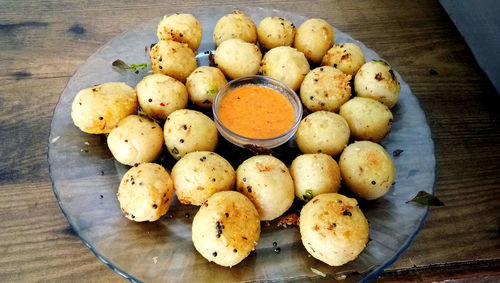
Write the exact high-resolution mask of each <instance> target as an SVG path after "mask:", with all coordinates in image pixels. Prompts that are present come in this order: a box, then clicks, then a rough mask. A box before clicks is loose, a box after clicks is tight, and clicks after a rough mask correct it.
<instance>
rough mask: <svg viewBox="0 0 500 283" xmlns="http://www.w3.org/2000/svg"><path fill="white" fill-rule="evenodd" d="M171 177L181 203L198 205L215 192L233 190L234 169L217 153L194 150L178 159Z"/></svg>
mask: <svg viewBox="0 0 500 283" xmlns="http://www.w3.org/2000/svg"><path fill="white" fill-rule="evenodd" d="M172 179H173V181H174V186H175V193H176V194H177V198H178V199H179V201H180V202H181V203H186V204H193V205H201V204H202V203H203V202H204V201H206V200H207V199H208V198H209V197H210V196H211V195H213V194H214V193H216V192H220V191H229V190H231V189H233V187H234V183H235V180H236V172H235V171H234V169H233V167H232V166H231V164H229V162H228V161H227V160H226V159H224V157H222V156H220V155H218V154H217V153H213V152H209V151H197V152H191V153H188V154H186V155H185V156H184V157H183V158H181V160H179V161H177V163H176V164H175V165H174V168H172Z"/></svg>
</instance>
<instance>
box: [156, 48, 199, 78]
mask: <svg viewBox="0 0 500 283" xmlns="http://www.w3.org/2000/svg"><path fill="white" fill-rule="evenodd" d="M149 56H150V58H151V68H152V69H153V73H155V74H164V75H168V76H171V77H172V78H174V79H176V80H178V81H180V82H182V83H185V82H186V78H187V77H188V76H189V74H191V72H193V71H194V69H196V67H197V66H198V65H197V63H196V58H195V55H194V53H193V50H191V48H189V47H188V46H187V44H185V43H179V42H177V41H173V40H160V41H158V43H156V44H155V46H153V48H151V51H150V52H149Z"/></svg>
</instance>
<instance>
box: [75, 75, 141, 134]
mask: <svg viewBox="0 0 500 283" xmlns="http://www.w3.org/2000/svg"><path fill="white" fill-rule="evenodd" d="M137 107H138V103H137V95H136V93H135V90H134V89H133V88H131V87H129V86H128V85H126V84H125V83H116V82H109V83H103V84H100V85H96V86H93V87H89V88H86V89H82V90H81V91H79V92H78V94H77V95H76V96H75V98H74V100H73V104H72V105H71V118H72V119H73V123H74V124H75V126H77V127H78V128H80V130H82V131H84V132H86V133H89V134H107V133H109V132H111V130H112V129H114V127H115V126H116V125H117V124H118V122H119V121H120V120H121V119H123V118H125V117H127V116H128V115H132V114H136V113H137Z"/></svg>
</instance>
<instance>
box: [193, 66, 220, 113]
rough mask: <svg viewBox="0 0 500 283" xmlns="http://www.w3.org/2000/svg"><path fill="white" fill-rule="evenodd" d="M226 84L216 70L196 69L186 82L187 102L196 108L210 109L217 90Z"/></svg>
mask: <svg viewBox="0 0 500 283" xmlns="http://www.w3.org/2000/svg"><path fill="white" fill-rule="evenodd" d="M226 83H227V80H226V77H225V76H224V74H223V73H222V72H221V70H219V69H218V68H215V67H209V66H201V67H198V68H197V69H196V70H194V72H192V73H191V75H189V77H188V78H187V80H186V88H187V90H188V94H189V100H191V102H192V103H193V104H195V105H196V106H198V107H201V108H210V107H212V103H213V102H214V99H215V96H216V95H217V93H218V92H219V89H220V88H222V87H223V86H224V85H225V84H226Z"/></svg>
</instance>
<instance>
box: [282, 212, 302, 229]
mask: <svg viewBox="0 0 500 283" xmlns="http://www.w3.org/2000/svg"><path fill="white" fill-rule="evenodd" d="M276 225H277V226H278V227H280V226H281V227H283V228H287V227H289V226H290V227H293V226H297V227H298V226H299V225H300V219H299V217H298V216H297V214H295V213H291V214H288V215H284V216H281V217H280V218H278V223H277V224H276Z"/></svg>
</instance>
